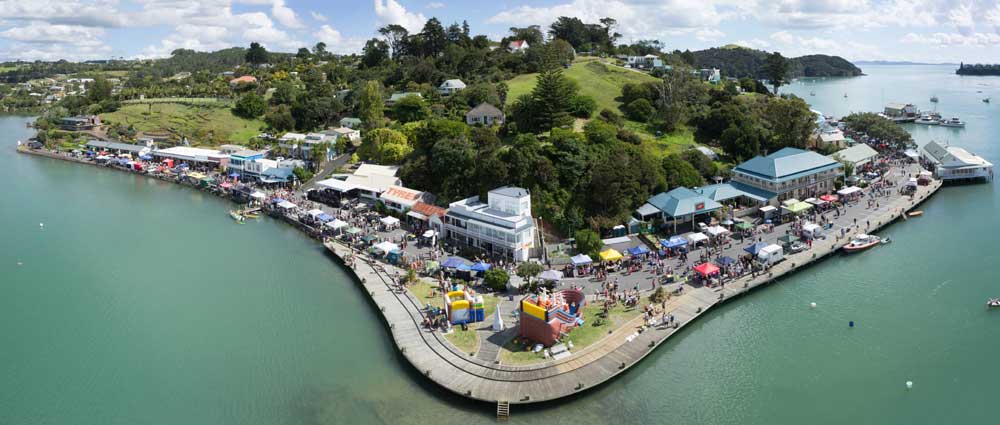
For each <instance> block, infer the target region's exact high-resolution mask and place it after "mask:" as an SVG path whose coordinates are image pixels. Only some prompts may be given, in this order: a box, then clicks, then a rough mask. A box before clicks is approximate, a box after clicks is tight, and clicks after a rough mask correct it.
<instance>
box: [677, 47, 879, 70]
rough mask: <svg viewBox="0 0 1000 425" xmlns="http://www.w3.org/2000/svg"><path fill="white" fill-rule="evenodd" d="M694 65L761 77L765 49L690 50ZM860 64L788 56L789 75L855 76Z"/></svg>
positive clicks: (766, 53) (837, 59)
mask: <svg viewBox="0 0 1000 425" xmlns="http://www.w3.org/2000/svg"><path fill="white" fill-rule="evenodd" d="M692 53H693V54H694V65H695V67H697V68H718V69H720V70H722V75H724V76H726V77H736V78H742V77H753V78H764V62H765V60H766V59H767V55H768V52H765V51H763V50H755V49H748V48H746V47H740V46H734V45H728V46H724V47H713V48H711V49H706V50H698V51H695V52H692ZM861 74H862V72H861V68H858V67H857V66H854V64H852V63H851V62H849V61H848V60H847V59H844V58H842V57H840V56H828V55H808V56H800V57H797V58H790V59H789V75H788V76H789V77H790V78H796V77H856V76H858V75H861Z"/></svg>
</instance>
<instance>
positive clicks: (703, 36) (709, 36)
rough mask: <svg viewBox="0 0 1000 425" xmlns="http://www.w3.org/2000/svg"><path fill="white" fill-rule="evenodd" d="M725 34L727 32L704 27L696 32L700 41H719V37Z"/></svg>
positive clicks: (695, 35)
mask: <svg viewBox="0 0 1000 425" xmlns="http://www.w3.org/2000/svg"><path fill="white" fill-rule="evenodd" d="M725 36H726V33H724V32H722V31H719V30H717V29H711V28H703V29H700V30H698V31H695V33H694V38H696V39H698V41H704V42H714V41H718V40H719V39H721V38H722V37H725Z"/></svg>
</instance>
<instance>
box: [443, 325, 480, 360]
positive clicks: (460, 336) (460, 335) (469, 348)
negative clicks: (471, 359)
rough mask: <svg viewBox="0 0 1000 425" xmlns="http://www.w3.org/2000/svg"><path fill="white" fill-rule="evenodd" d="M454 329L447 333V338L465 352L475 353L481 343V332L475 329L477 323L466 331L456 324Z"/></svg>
mask: <svg viewBox="0 0 1000 425" xmlns="http://www.w3.org/2000/svg"><path fill="white" fill-rule="evenodd" d="M452 329H454V331H452V333H450V334H447V335H445V336H444V337H445V339H447V340H448V342H451V344H452V345H454V346H455V347H456V348H458V349H459V350H462V352H464V353H475V351H476V348H477V346H478V345H479V334H477V333H476V331H475V325H469V329H467V330H464V331H463V330H462V327H461V326H455V327H453V328H452Z"/></svg>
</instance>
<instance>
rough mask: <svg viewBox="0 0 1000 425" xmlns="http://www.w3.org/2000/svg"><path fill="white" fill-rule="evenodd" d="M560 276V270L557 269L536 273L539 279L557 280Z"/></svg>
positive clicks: (561, 275)
mask: <svg viewBox="0 0 1000 425" xmlns="http://www.w3.org/2000/svg"><path fill="white" fill-rule="evenodd" d="M562 277H563V274H562V272H561V271H558V270H546V271H544V272H542V274H540V275H538V278H539V279H541V280H548V281H558V280H560V279H562Z"/></svg>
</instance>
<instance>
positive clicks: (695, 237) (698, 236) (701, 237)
mask: <svg viewBox="0 0 1000 425" xmlns="http://www.w3.org/2000/svg"><path fill="white" fill-rule="evenodd" d="M687 239H688V240H689V241H691V243H692V244H695V245H697V244H698V243H700V242H705V241H707V240H708V236H705V234H704V233H701V232H695V233H691V234H688V235H687Z"/></svg>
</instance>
